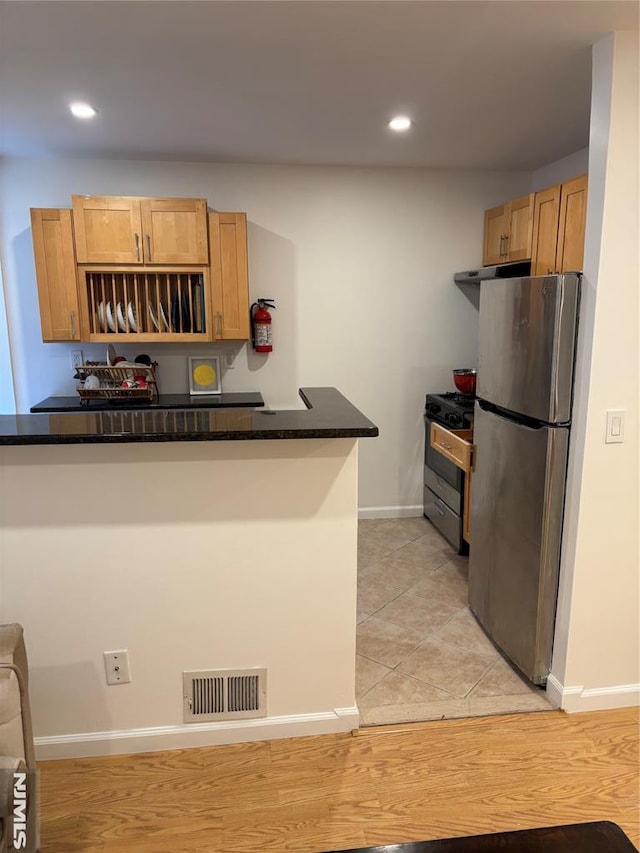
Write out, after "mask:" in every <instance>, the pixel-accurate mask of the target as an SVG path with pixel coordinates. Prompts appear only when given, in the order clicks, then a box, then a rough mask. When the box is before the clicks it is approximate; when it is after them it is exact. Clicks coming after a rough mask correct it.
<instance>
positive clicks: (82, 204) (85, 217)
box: [71, 195, 143, 264]
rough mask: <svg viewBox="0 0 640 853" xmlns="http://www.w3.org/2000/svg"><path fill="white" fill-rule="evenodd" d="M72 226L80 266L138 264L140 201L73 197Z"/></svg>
mask: <svg viewBox="0 0 640 853" xmlns="http://www.w3.org/2000/svg"><path fill="white" fill-rule="evenodd" d="M71 199H72V203H73V224H74V230H75V238H76V258H77V261H78V263H79V264H102V263H107V264H141V263H142V262H143V257H142V223H141V220H140V200H139V199H138V198H131V197H126V196H97V195H90V196H85V195H74V196H72V197H71Z"/></svg>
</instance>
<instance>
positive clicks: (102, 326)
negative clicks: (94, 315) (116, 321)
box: [97, 302, 107, 332]
mask: <svg viewBox="0 0 640 853" xmlns="http://www.w3.org/2000/svg"><path fill="white" fill-rule="evenodd" d="M97 311H98V325H99V326H100V331H101V332H106V331H107V320H106V317H105V315H104V302H100V303H99V304H98V308H97Z"/></svg>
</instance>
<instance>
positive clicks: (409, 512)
mask: <svg viewBox="0 0 640 853" xmlns="http://www.w3.org/2000/svg"><path fill="white" fill-rule="evenodd" d="M421 515H424V507H423V506H422V504H420V506H364V507H360V508H359V509H358V518H418V517H419V516H421Z"/></svg>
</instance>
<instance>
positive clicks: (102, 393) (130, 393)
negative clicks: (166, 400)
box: [74, 361, 158, 405]
mask: <svg viewBox="0 0 640 853" xmlns="http://www.w3.org/2000/svg"><path fill="white" fill-rule="evenodd" d="M157 367H158V362H157V361H154V362H152V363H151V364H150V365H146V364H136V365H135V366H134V365H131V364H129V365H127V366H126V367H122V366H121V365H119V364H118V365H115V366H113V367H111V366H110V365H108V364H102V363H95V364H93V363H92V362H90V361H89V362H87V363H86V364H83V365H81V366H80V367H78V368H76V373H75V377H74V378H75V379H79V380H81V382H84V381H85V379H87V377H88V376H96V377H97V378H98V379H99V380H100V387H99V388H85V387H84V386H83V385H78V386H77V389H76V390H77V391H78V394H79V395H80V402H81V403H82V404H83V405H88V404H89V402H90V401H91V400H109V401H110V402H126V401H128V400H139V401H143V400H146V401H148V402H151V401H152V400H153V399H156V400H157V399H158V382H157V379H156V368H157ZM134 376H144V377H145V379H146V382H147V387H146V388H123V387H122V383H123V382H124V381H125V380H127V379H133V377H134Z"/></svg>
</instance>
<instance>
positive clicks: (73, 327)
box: [69, 311, 76, 341]
mask: <svg viewBox="0 0 640 853" xmlns="http://www.w3.org/2000/svg"><path fill="white" fill-rule="evenodd" d="M69 318H70V320H71V340H72V341H75V339H76V312H75V311H72V312H71V313H70V315H69Z"/></svg>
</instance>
